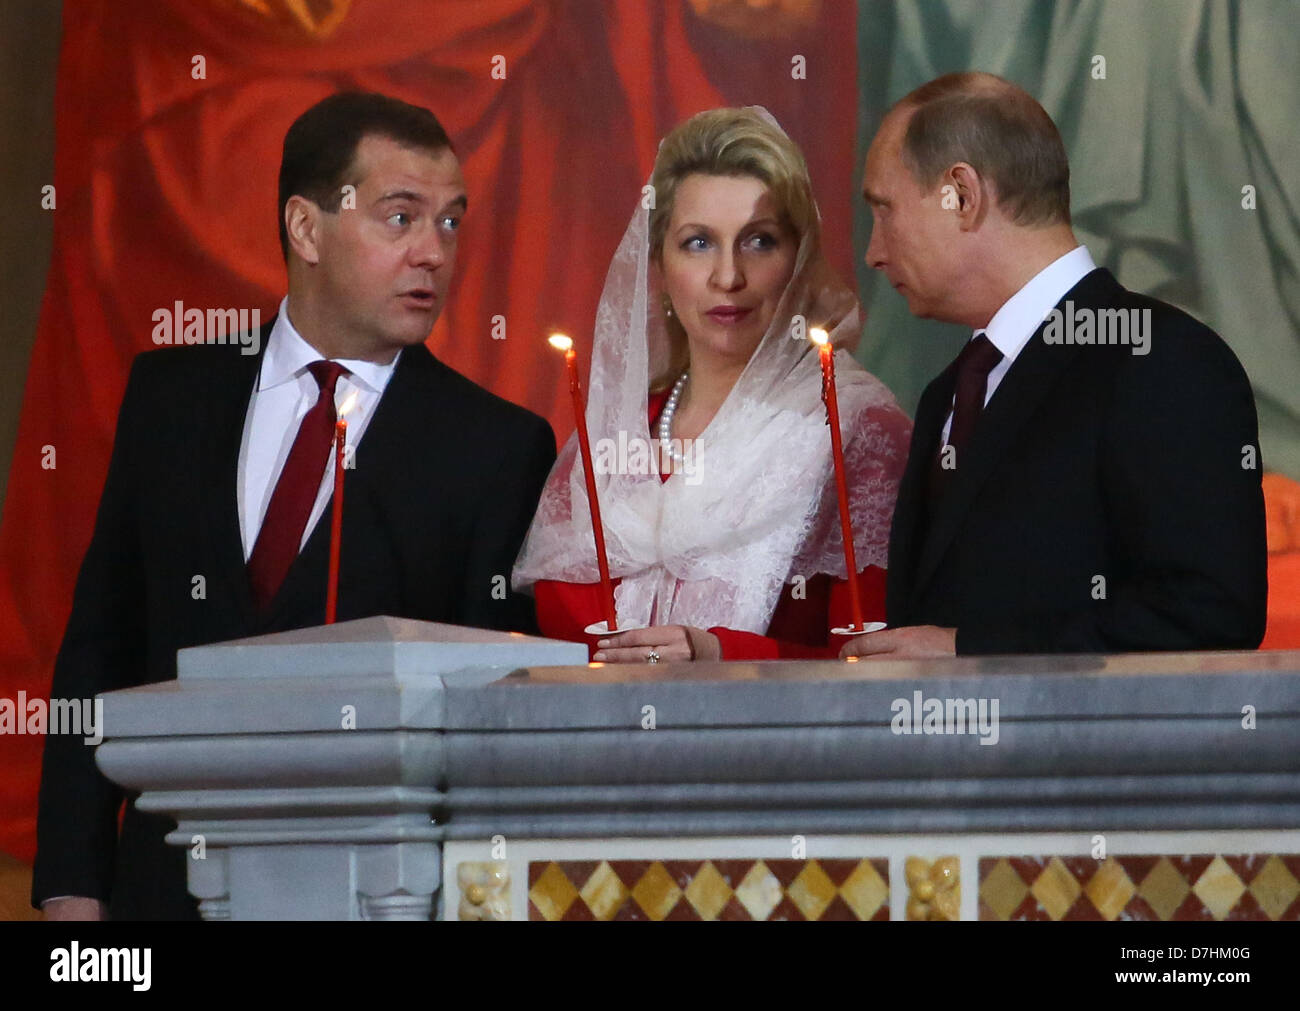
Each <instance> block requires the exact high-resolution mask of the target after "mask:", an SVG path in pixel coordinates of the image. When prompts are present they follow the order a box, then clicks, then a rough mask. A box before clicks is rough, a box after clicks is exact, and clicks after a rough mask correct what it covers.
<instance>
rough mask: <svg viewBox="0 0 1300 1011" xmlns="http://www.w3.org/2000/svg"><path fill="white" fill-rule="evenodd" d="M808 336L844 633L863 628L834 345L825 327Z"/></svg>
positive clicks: (856, 632)
mask: <svg viewBox="0 0 1300 1011" xmlns="http://www.w3.org/2000/svg"><path fill="white" fill-rule="evenodd" d="M808 336H809V337H810V338H811V339H812V342H813V343H814V344H816V345H817V351H818V353H819V354H820V355H821V364H822V399H823V400H824V401H825V402H826V421H827V424H829V425H830V429H831V456H832V458H833V460H834V462H835V488H836V491H837V492H838V493H839V502H840V532H841V534H842V536H843V539H844V564H845V567H846V568H847V569H848V576H849V603H850V607H851V608H852V615H853V626H852V627H851V628H850V629H849V630H848V633H849V634H851V635H853V634H858V633H861V632H865V631H866V625H865V624H864V623H863V621H862V598H861V593H860V592H859V590H858V563H857V558H856V557H855V556H854V551H853V519H852V517H851V516H850V514H849V489H848V481H847V479H846V478H845V475H844V447H843V445H842V443H841V439H840V406H839V401H838V399H837V398H836V395H835V349H834V348H832V347H831V343H830V338H829V337H828V336H827V333H826V331H825V330H822V329H821V328H820V327H814V328H813V329H812V330H811V331H809V334H808Z"/></svg>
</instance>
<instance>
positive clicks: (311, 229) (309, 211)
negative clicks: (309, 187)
mask: <svg viewBox="0 0 1300 1011" xmlns="http://www.w3.org/2000/svg"><path fill="white" fill-rule="evenodd" d="M322 213H323V212H322V211H321V209H320V208H319V207H318V206H316V204H314V203H313V202H312V201H310V200H308V199H307V198H306V197H300V196H296V195H295V196H292V197H290V198H289V199H288V200H286V201H285V204H284V227H285V230H286V231H287V232H288V233H289V248H290V249H292V250H293V251H294V252H295V253H297V254H298V256H299V258H300V259H302V260H303V261H304V262H305V263H310V264H313V265H315V264H317V263H319V262H320V228H321V214H322Z"/></svg>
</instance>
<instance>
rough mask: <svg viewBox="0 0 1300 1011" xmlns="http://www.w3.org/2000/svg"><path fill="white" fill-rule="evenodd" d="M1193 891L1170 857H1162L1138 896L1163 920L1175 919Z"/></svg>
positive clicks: (1146, 879)
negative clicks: (1180, 907) (1170, 860)
mask: <svg viewBox="0 0 1300 1011" xmlns="http://www.w3.org/2000/svg"><path fill="white" fill-rule="evenodd" d="M1191 890H1192V889H1191V886H1190V885H1189V884H1188V883H1187V879H1186V878H1184V877H1183V876H1182V875H1181V874H1179V873H1178V871H1177V870H1176V869H1175V867H1174V865H1173V864H1171V863H1170V862H1169V858H1168V857H1161V858H1160V860H1159V861H1158V862H1157V863H1156V865H1155V867H1153V868H1152V869H1151V873H1150V874H1148V875H1147V876H1146V877H1145V878H1143V879H1142V883H1141V884H1139V885H1138V895H1140V896H1141V897H1142V898H1143V899H1144V900H1146V904H1147V905H1148V906H1150V907H1151V908H1152V909H1154V910H1155V913H1156V916H1157V917H1159V918H1160V919H1162V920H1168V919H1172V918H1173V916H1174V914H1175V913H1176V912H1178V907H1179V906H1181V905H1182V904H1183V899H1185V898H1187V893H1188V892H1190V891H1191Z"/></svg>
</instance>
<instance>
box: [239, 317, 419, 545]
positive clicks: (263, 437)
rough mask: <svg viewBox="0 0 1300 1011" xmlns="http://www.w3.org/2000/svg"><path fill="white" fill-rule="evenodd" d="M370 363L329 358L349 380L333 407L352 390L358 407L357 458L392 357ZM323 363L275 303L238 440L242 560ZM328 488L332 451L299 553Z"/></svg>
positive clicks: (351, 434) (353, 424)
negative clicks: (315, 367)
mask: <svg viewBox="0 0 1300 1011" xmlns="http://www.w3.org/2000/svg"><path fill="white" fill-rule="evenodd" d="M400 357H401V352H398V354H397V355H396V356H395V357H394V358H393V360H392V361H391V362H389V363H388V364H387V365H376V364H375V363H374V362H365V361H360V360H357V359H352V358H337V359H334V360H335V361H337V362H338V363H339V364H340V365H342V366H343V367H344V368H345V369H347V370H348V372H349V373H350V375H341V376H339V380H338V383H337V384H336V385H335V388H334V405H335V410H336V411H337V410H338V408H339V406H341V405H342V404H343V402H344V401H345V400H346V399H347V398H348V396H349V395H350V394H351V393H353V392H355V393H356V394H357V399H356V402H355V403H354V404H353V405H352V408H351V409H350V410H349V411H348V413H347V415H346V417H347V422H348V442H347V444H348V446H350V447H352V451H353V452H354V453H355V452H356V451H357V450H356V447H357V446H358V445H359V444H360V442H361V437H362V436H363V435H364V434H365V431H366V426H367V425H369V423H370V419H371V417H372V416H373V415H374V413H375V408H376V407H377V406H378V405H379V399H380V397H382V396H383V393H384V389H385V387H387V386H388V381H389V380H390V379H392V378H393V372H394V370H395V369H396V368H397V359H398V358H400ZM320 360H321V353H320V352H319V351H317V350H316V349H315V348H314V347H312V346H311V345H310V344H308V343H307V342H306V341H305V340H304V339H303V338H302V335H301V334H299V333H298V331H297V330H295V329H294V326H293V323H292V322H291V321H290V319H289V298H288V296H287V295H286V296H285V298H284V299H283V300H282V301H281V302H280V313H279V315H278V316H277V317H276V320H275V324H274V326H272V327H271V333H270V336H269V337H267V339H266V353H265V355H264V356H263V358H262V368H261V371H260V372H259V373H258V377H257V386H256V387H255V388H254V390H253V396H252V399H251V400H250V401H249V404H248V413H247V415H245V417H244V439H243V442H242V443H241V444H240V447H239V530H240V533H241V534H242V535H243V540H244V561H248V558H249V556H250V555H251V554H252V553H253V545H254V544H256V543H257V532H258V531H259V530H260V529H261V527H262V519H263V517H265V516H266V509H267V506H268V505H270V503H271V493H272V492H273V491H274V490H275V484H276V482H277V481H278V480H279V479H280V471H281V470H283V469H284V462H285V460H287V459H288V457H289V450H290V449H291V448H292V447H293V441H294V439H295V438H296V437H297V435H298V424H299V423H300V422H301V421H302V418H303V415H305V414H306V413H307V412H308V411H310V410H311V408H312V406H313V405H314V404H315V403H316V401H317V399H318V398H319V397H320V386H318V385H317V383H316V378H315V377H314V376H313V375H312V374H311V372H310V371H308V369H307V366H308V365H310V364H311V363H312V362H318V361H320ZM333 490H334V454H333V453H331V454H330V458H329V462H328V463H327V464H326V465H325V470H324V472H323V473H322V474H321V483H320V490H319V491H317V493H316V503H315V505H314V506H313V507H312V511H311V516H310V517H309V518H308V520H307V526H306V528H305V529H304V530H303V532H302V541H301V542H300V543H299V545H298V548H299V550H302V546H303V545H304V544H306V543H307V538H308V537H310V536H311V532H312V530H313V528H315V526H316V524H317V523H318V522H319V521H320V518H321V516H322V515H323V514H324V512H325V506H326V505H327V504H328V503H329V500H330V496H331V494H332V493H333Z"/></svg>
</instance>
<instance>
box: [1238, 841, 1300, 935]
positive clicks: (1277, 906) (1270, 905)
mask: <svg viewBox="0 0 1300 1011" xmlns="http://www.w3.org/2000/svg"><path fill="white" fill-rule="evenodd" d="M1250 894H1251V895H1253V896H1254V897H1255V901H1256V902H1258V903H1259V908H1260V909H1262V910H1264V912H1265V913H1266V914H1267V916H1268V918H1269V919H1270V920H1280V919H1282V916H1283V914H1284V913H1285V912H1286V910H1287V907H1288V906H1289V905H1291V904H1292V903H1293V902H1295V900H1296V898H1297V897H1298V896H1300V881H1297V880H1296V877H1295V875H1294V874H1292V873H1291V872H1290V871H1289V870H1287V866H1286V864H1285V863H1283V862H1282V859H1281V858H1280V857H1278V856H1270V857H1269V858H1268V860H1267V861H1266V862H1265V863H1264V867H1263V869H1262V870H1261V871H1260V872H1259V873H1258V874H1256V875H1255V879H1254V880H1253V881H1251V883H1250Z"/></svg>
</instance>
